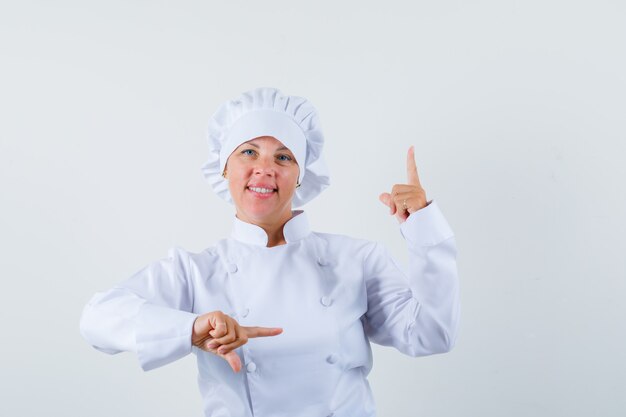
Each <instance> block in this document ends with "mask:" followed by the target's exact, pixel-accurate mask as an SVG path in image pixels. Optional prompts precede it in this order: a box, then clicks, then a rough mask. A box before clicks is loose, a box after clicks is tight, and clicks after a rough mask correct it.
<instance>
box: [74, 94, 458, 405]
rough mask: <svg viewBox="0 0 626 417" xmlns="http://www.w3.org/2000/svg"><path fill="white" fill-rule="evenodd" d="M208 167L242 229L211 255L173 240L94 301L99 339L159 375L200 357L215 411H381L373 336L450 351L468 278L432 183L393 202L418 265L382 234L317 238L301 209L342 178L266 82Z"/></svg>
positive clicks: (233, 118)
mask: <svg viewBox="0 0 626 417" xmlns="http://www.w3.org/2000/svg"><path fill="white" fill-rule="evenodd" d="M209 142H210V156H209V160H208V162H207V163H206V164H205V166H204V167H203V172H204V174H205V176H206V178H207V179H208V180H209V182H210V183H211V185H212V186H213V189H214V190H215V191H216V192H217V194H218V195H220V196H221V197H223V198H224V199H225V200H227V201H229V202H232V203H233V204H234V206H235V209H236V216H235V218H234V224H233V232H232V236H231V237H230V238H228V239H224V240H221V241H219V242H218V243H217V245H215V246H214V247H211V248H209V249H206V250H205V251H203V252H201V253H197V254H195V253H188V252H186V251H184V250H182V249H173V250H172V251H171V252H170V256H169V258H168V259H164V260H161V261H158V262H155V263H153V264H151V265H149V266H148V267H146V268H145V269H143V270H141V271H140V272H138V273H137V274H135V275H134V276H133V277H131V278H130V279H128V280H127V281H125V282H123V283H121V284H120V285H118V286H116V287H114V288H113V289H111V290H109V291H107V292H104V293H98V294H96V295H95V296H94V297H93V298H92V300H91V301H90V302H89V303H88V305H87V306H86V308H85V310H84V313H83V316H82V319H81V331H82V334H83V336H84V337H85V339H87V341H89V343H91V344H92V345H93V346H94V347H95V348H97V349H99V350H102V351H105V352H108V353H117V352H120V351H133V352H135V353H136V354H137V357H138V359H139V363H140V365H141V366H142V368H143V369H145V370H149V369H153V368H156V367H159V366H162V365H165V364H167V363H169V362H172V361H174V360H176V359H179V358H181V357H183V356H185V355H187V354H189V353H190V352H191V351H193V352H194V353H195V354H196V356H197V360H198V368H199V378H198V380H199V385H200V391H201V394H202V396H203V400H204V409H205V415H206V416H218V415H219V416H246V417H251V416H255V417H262V416H311V417H313V416H315V417H319V416H350V417H354V416H373V415H375V410H374V402H373V398H372V394H371V392H370V389H369V385H368V382H367V379H366V376H367V374H368V373H369V371H370V369H371V366H372V353H371V348H370V344H369V343H370V341H372V342H375V343H379V344H382V345H389V346H394V347H396V348H397V349H398V350H400V351H401V352H403V353H405V354H408V355H411V356H420V355H429V354H434V353H442V352H446V351H448V350H450V349H451V347H452V346H453V344H454V340H455V338H456V333H457V323H458V313H459V305H458V280H457V273H456V262H455V256H456V248H455V242H454V237H453V234H452V231H451V230H450V228H449V226H448V224H447V223H446V221H445V219H444V217H443V215H442V214H441V212H440V211H439V209H438V208H437V206H436V203H434V202H430V203H428V202H427V200H426V195H425V192H424V190H423V189H422V187H421V185H420V182H419V178H418V174H417V169H416V167H415V160H414V155H413V149H412V148H411V149H409V152H408V157H407V174H408V184H397V185H394V186H393V187H392V189H391V192H390V193H383V194H381V196H380V199H381V201H382V202H383V203H384V204H386V205H387V206H388V207H389V210H390V213H391V214H392V215H395V216H396V217H397V218H398V220H399V221H400V222H401V225H400V230H401V232H402V234H403V236H404V238H405V240H406V241H407V245H408V248H409V253H410V262H409V272H408V276H407V275H405V274H404V273H403V272H402V271H401V270H400V269H399V268H398V267H397V266H396V264H395V263H394V261H393V260H392V259H391V258H390V256H389V255H388V253H387V252H386V251H385V250H384V249H383V248H382V247H381V246H380V245H378V244H376V243H372V242H368V241H364V240H359V239H353V238H349V237H346V236H339V235H331V234H323V233H315V232H312V231H311V230H310V229H309V226H308V222H307V218H306V214H305V213H304V212H302V211H293V210H292V206H302V205H303V204H305V203H306V202H308V201H310V200H311V199H312V198H314V197H315V196H316V195H318V194H319V193H320V192H321V191H322V190H323V189H324V188H326V186H327V185H328V183H329V181H328V174H327V170H326V167H325V164H324V163H323V160H322V158H321V150H322V144H323V136H322V134H321V130H320V128H319V121H318V117H317V113H316V111H315V109H314V108H313V107H312V106H311V104H310V103H309V102H308V101H307V100H305V99H303V98H300V97H293V96H285V95H283V94H282V93H281V92H280V91H278V90H276V89H271V88H262V89H256V90H253V91H250V92H247V93H244V94H243V95H242V96H240V97H239V98H237V99H235V100H232V101H229V102H227V103H225V104H223V105H222V106H221V107H220V108H219V109H218V111H217V112H216V113H215V114H214V115H213V117H212V119H211V122H210V125H209Z"/></svg>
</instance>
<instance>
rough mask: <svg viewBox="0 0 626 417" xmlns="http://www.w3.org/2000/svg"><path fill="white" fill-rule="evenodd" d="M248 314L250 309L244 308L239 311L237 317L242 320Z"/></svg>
mask: <svg viewBox="0 0 626 417" xmlns="http://www.w3.org/2000/svg"><path fill="white" fill-rule="evenodd" d="M248 314H250V309H248V308H244V309H243V310H241V312H240V313H239V316H241V317H243V318H244V319H245V318H246V317H248Z"/></svg>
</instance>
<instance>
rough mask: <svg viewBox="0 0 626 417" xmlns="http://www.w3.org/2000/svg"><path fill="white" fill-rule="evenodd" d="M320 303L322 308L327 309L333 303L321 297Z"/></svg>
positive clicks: (327, 298) (331, 300) (329, 299)
mask: <svg viewBox="0 0 626 417" xmlns="http://www.w3.org/2000/svg"><path fill="white" fill-rule="evenodd" d="M320 302H321V303H322V305H323V306H324V307H328V306H330V305H331V304H332V303H333V299H332V298H330V297H327V296H323V297H322V299H321V300H320Z"/></svg>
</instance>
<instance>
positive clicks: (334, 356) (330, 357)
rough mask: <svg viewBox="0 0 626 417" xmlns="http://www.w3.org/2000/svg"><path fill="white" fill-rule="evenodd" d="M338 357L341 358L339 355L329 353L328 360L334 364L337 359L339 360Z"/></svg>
mask: <svg viewBox="0 0 626 417" xmlns="http://www.w3.org/2000/svg"><path fill="white" fill-rule="evenodd" d="M338 359H339V357H338V356H337V355H335V354H332V355H328V356H327V357H326V362H328V363H330V364H333V363H337V360H338Z"/></svg>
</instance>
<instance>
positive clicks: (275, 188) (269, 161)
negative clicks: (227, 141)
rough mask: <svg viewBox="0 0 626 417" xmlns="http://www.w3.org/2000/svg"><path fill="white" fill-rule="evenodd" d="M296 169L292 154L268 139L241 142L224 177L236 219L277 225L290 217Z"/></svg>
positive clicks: (267, 137) (278, 142)
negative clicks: (233, 204)
mask: <svg viewBox="0 0 626 417" xmlns="http://www.w3.org/2000/svg"><path fill="white" fill-rule="evenodd" d="M299 172H300V170H299V167H298V163H297V162H296V158H295V157H294V156H293V154H292V153H291V151H290V150H289V149H287V147H285V145H283V144H282V142H280V141H279V140H277V139H276V138H274V137H271V136H261V137H258V138H255V139H252V140H249V141H248V142H244V143H242V144H241V145H240V146H239V147H238V148H237V149H235V150H234V151H233V153H232V154H231V155H230V156H229V157H228V161H227V163H226V178H227V179H228V188H229V190H230V195H231V196H232V198H233V201H234V203H235V207H236V208H237V217H238V218H239V219H240V220H243V221H245V222H248V223H253V224H258V225H268V226H277V225H282V224H284V223H285V222H286V221H287V220H289V219H290V218H291V200H292V198H293V194H294V192H295V190H296V185H297V182H298V175H299Z"/></svg>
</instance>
